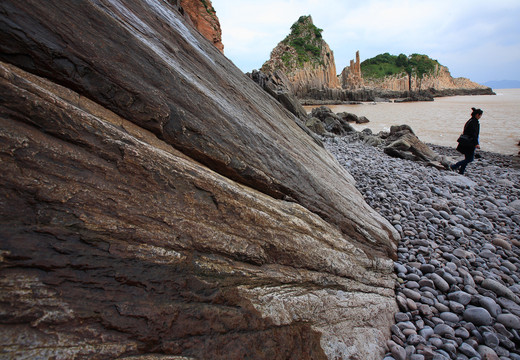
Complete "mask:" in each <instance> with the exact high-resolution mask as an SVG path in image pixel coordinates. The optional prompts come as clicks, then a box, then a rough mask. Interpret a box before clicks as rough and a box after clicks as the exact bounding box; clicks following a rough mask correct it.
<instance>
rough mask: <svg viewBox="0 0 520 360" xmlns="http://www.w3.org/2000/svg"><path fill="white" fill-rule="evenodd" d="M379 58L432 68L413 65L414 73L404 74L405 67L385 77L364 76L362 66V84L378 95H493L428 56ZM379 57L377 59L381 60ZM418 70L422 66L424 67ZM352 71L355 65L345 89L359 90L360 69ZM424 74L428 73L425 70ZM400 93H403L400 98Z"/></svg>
mask: <svg viewBox="0 0 520 360" xmlns="http://www.w3.org/2000/svg"><path fill="white" fill-rule="evenodd" d="M358 56H359V53H356V58H357V57H358ZM379 56H382V57H384V58H385V59H388V60H389V61H391V60H394V59H396V58H399V57H404V59H405V61H408V59H410V60H412V61H413V60H415V61H422V62H423V64H422V67H424V64H428V65H430V66H431V70H430V71H426V72H424V73H422V72H421V71H420V69H416V68H415V67H414V66H412V69H411V70H412V71H411V73H410V74H408V73H406V71H404V67H402V68H403V71H402V72H401V73H396V74H394V75H387V76H384V77H371V76H364V77H363V74H362V73H363V70H362V69H364V68H363V64H361V70H362V71H360V74H359V75H360V76H362V80H361V81H362V82H363V84H364V86H366V88H368V89H372V90H374V91H375V92H376V93H379V94H378V96H383V97H387V96H395V95H398V97H409V96H410V93H411V92H415V93H421V92H428V93H430V94H432V96H443V95H466V94H473V95H478V94H482V95H490V94H493V91H492V89H491V88H489V87H487V86H484V85H480V84H477V83H475V82H473V81H471V80H469V79H466V78H453V77H452V76H451V74H450V71H449V70H448V68H447V67H446V66H443V65H441V64H439V63H438V62H437V61H436V60H432V59H430V58H429V57H428V56H426V55H419V54H413V55H411V56H409V57H406V56H405V55H404V54H401V55H399V57H396V56H392V55H390V54H388V53H386V54H382V55H378V57H379ZM378 57H375V58H373V59H377V58H378ZM370 60H371V59H369V60H368V61H365V62H369V61H370ZM432 64H435V65H432ZM383 65H384V64H383ZM394 65H395V64H394ZM378 66H380V65H378ZM401 66H403V65H401ZM417 67H421V65H419V66H417ZM351 68H352V65H351V66H350V67H346V68H345V69H344V70H343V72H342V75H341V80H342V86H343V88H345V89H352V88H356V87H359V83H360V80H359V79H358V78H357V77H355V76H354V74H355V75H358V73H357V72H356V71H355V70H356V69H357V68H356V66H354V71H353V70H352V69H351ZM422 71H425V70H424V69H422ZM359 75H358V76H359ZM399 93H400V94H401V95H400V96H399Z"/></svg>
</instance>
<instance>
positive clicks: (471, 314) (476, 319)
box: [463, 307, 493, 326]
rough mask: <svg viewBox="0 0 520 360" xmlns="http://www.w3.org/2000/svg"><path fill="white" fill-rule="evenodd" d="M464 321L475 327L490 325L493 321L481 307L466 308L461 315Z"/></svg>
mask: <svg viewBox="0 0 520 360" xmlns="http://www.w3.org/2000/svg"><path fill="white" fill-rule="evenodd" d="M463 317H464V320H466V321H469V322H471V323H473V324H475V325H476V326H480V325H491V324H492V322H493V319H492V318H491V315H490V314H489V312H488V311H487V310H486V309H484V308H481V307H471V308H467V309H466V310H465V311H464V313H463Z"/></svg>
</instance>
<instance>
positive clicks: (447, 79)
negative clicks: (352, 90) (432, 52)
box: [365, 65, 489, 91]
mask: <svg viewBox="0 0 520 360" xmlns="http://www.w3.org/2000/svg"><path fill="white" fill-rule="evenodd" d="M365 84H366V85H367V86H368V87H373V88H377V89H382V90H392V91H409V90H412V91H420V90H428V89H434V90H437V91H444V90H476V91H478V90H488V89H489V87H487V86H484V85H480V84H477V83H475V82H473V81H471V80H469V79H466V78H462V77H461V78H453V77H452V76H451V74H450V71H449V70H448V68H447V67H446V66H442V65H440V66H437V67H436V69H435V70H434V71H433V72H432V73H431V74H425V75H424V77H422V78H418V77H417V76H412V81H411V86H412V88H411V89H410V88H409V80H408V75H407V74H400V75H395V76H387V77H385V78H382V79H365Z"/></svg>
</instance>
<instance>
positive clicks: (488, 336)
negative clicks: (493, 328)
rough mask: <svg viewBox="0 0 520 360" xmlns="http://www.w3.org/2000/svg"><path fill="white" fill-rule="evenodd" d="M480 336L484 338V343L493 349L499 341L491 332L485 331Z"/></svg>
mask: <svg viewBox="0 0 520 360" xmlns="http://www.w3.org/2000/svg"><path fill="white" fill-rule="evenodd" d="M482 338H483V339H484V344H486V345H487V346H489V347H490V348H492V349H495V348H496V347H497V346H498V344H499V343H500V340H499V339H498V336H497V335H496V334H494V333H492V332H489V331H486V332H484V333H483V334H482Z"/></svg>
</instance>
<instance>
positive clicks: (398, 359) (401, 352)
mask: <svg viewBox="0 0 520 360" xmlns="http://www.w3.org/2000/svg"><path fill="white" fill-rule="evenodd" d="M390 352H391V353H392V356H393V357H394V359H395V360H406V350H405V349H404V348H403V347H402V346H399V345H397V344H395V345H393V346H390Z"/></svg>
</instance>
